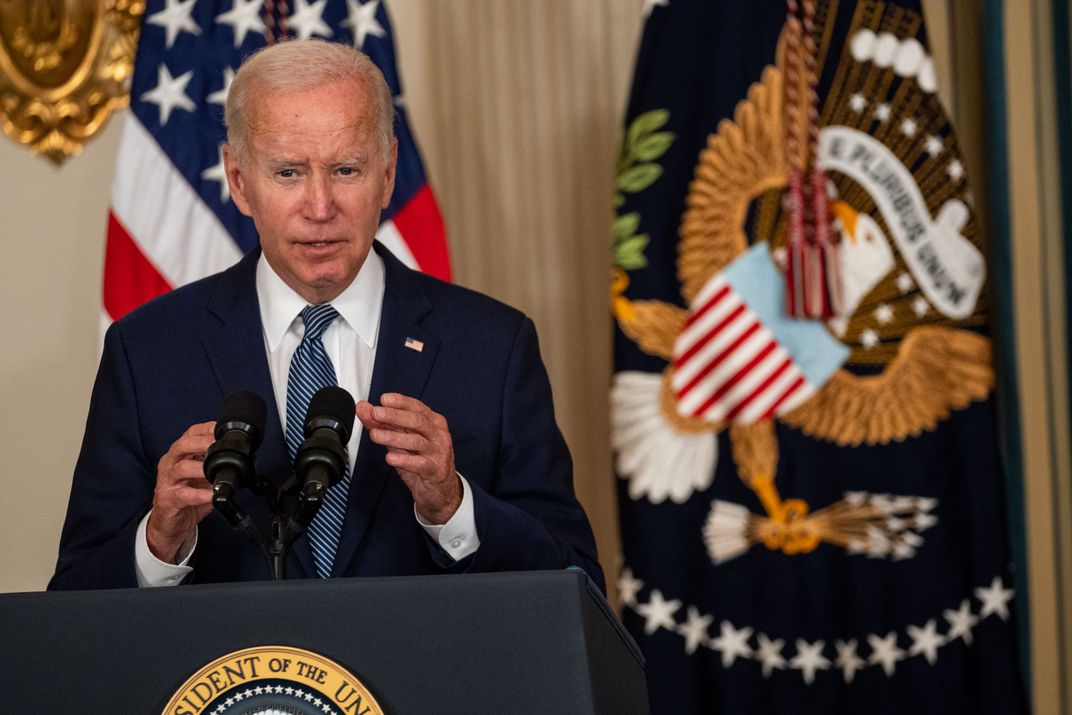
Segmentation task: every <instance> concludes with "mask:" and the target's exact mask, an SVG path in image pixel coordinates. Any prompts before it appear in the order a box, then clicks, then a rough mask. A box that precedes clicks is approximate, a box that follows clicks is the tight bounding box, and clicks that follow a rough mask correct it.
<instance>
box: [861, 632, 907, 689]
mask: <svg viewBox="0 0 1072 715" xmlns="http://www.w3.org/2000/svg"><path fill="white" fill-rule="evenodd" d="M867 643H868V645H870V646H871V655H870V656H868V658H867V662H868V663H871V664H873V665H874V664H878V665H881V666H882V669H883V670H884V671H886V677H888V678H892V677H893V672H894V670H896V669H897V661H899V660H904V657H905V652H904V651H903V650H901V649H900V648H898V647H897V631H890V632H889V633H888V634H887V635H886V637H885V638H879V637H878V636H877V635H874V634H872V635H869V636H868V637H867Z"/></svg>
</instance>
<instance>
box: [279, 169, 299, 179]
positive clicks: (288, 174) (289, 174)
mask: <svg viewBox="0 0 1072 715" xmlns="http://www.w3.org/2000/svg"><path fill="white" fill-rule="evenodd" d="M276 175H277V176H279V177H282V178H284V179H291V178H294V177H295V176H297V173H296V172H295V171H294V169H280V170H279V171H277V172H276Z"/></svg>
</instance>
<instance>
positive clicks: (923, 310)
mask: <svg viewBox="0 0 1072 715" xmlns="http://www.w3.org/2000/svg"><path fill="white" fill-rule="evenodd" d="M928 310H930V305H929V304H928V303H927V299H926V298H924V297H923V296H920V297H918V298H916V299H915V300H914V301H912V312H913V313H915V314H916V317H917V318H922V317H923V316H924V315H926V314H927V311H928Z"/></svg>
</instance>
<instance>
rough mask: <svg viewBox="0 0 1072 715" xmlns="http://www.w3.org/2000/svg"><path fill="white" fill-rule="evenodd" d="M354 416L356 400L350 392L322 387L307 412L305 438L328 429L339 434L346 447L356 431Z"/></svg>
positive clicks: (311, 401) (335, 387)
mask: <svg viewBox="0 0 1072 715" xmlns="http://www.w3.org/2000/svg"><path fill="white" fill-rule="evenodd" d="M354 416H355V413H354V398H353V396H352V395H350V393H349V392H347V391H346V390H344V389H342V388H341V387H337V386H335V385H330V386H328V387H322V388H320V389H319V390H317V392H316V394H315V395H313V399H311V400H310V401H309V409H308V410H306V412H305V436H306V437H311V436H312V435H313V432H315V431H316V430H318V429H320V428H321V427H328V428H330V429H333V430H335V431H337V432H338V433H339V437H340V440H341V441H342V443H343V444H344V445H345V444H346V443H347V442H349V441H350V435H351V434H353V431H354Z"/></svg>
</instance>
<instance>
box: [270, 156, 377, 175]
mask: <svg viewBox="0 0 1072 715" xmlns="http://www.w3.org/2000/svg"><path fill="white" fill-rule="evenodd" d="M368 163H369V158H368V157H367V156H357V155H352V156H344V157H343V158H342V159H339V160H338V161H335V162H332V163H330V164H328V165H327V166H353V165H356V166H364V165H366V164H368ZM308 165H309V162H307V161H299V160H297V159H287V158H279V159H269V160H268V168H269V169H271V170H272V171H276V170H279V169H285V168H287V167H291V166H308Z"/></svg>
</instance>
